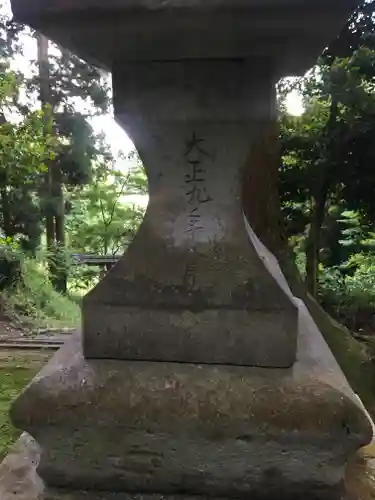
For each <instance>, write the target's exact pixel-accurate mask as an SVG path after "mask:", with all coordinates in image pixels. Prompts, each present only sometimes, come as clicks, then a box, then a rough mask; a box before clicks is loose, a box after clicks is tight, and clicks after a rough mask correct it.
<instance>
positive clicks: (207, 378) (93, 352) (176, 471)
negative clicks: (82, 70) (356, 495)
mask: <svg viewBox="0 0 375 500" xmlns="http://www.w3.org/2000/svg"><path fill="white" fill-rule="evenodd" d="M355 3H356V2H354V0H353V1H352V0H339V1H338V0H326V1H325V2H322V1H317V0H305V1H304V2H299V1H295V0H293V1H292V0H267V1H262V2H260V1H259V0H205V1H203V0H170V1H164V0H163V1H161V0H137V1H136V0H107V1H106V2H101V1H99V0H82V1H81V2H79V3H77V2H73V0H67V1H66V2H61V0H12V5H13V7H14V9H15V13H16V14H17V15H18V18H19V20H24V21H27V22H29V23H30V24H31V25H32V26H33V27H35V28H41V29H42V30H43V31H44V32H45V33H46V34H51V36H52V37H53V38H54V39H55V40H56V41H58V42H59V43H61V44H63V45H66V46H68V47H72V48H74V49H77V50H78V51H79V52H80V53H81V54H82V55H84V56H87V57H89V58H91V60H94V61H97V62H98V63H99V64H100V65H102V66H103V67H110V68H111V70H112V73H113V85H114V105H115V106H114V107H115V114H116V117H117V119H118V120H119V121H120V123H121V124H122V125H123V126H124V128H125V130H126V131H127V132H128V134H129V135H130V137H131V138H132V140H133V141H134V144H135V145H136V147H137V149H138V151H139V154H140V157H141V158H142V160H143V162H144V165H145V169H146V172H147V176H148V179H149V190H150V202H149V206H148V209H147V213H146V216H145V219H144V221H143V223H142V225H141V227H140V230H139V232H138V234H137V236H136V238H135V240H134V242H133V243H132V244H131V245H130V248H129V249H128V251H127V253H126V254H125V255H124V256H123V258H122V259H120V261H119V262H118V263H117V264H116V265H115V266H114V267H113V268H112V269H111V271H110V272H109V273H108V275H107V276H106V277H105V278H104V279H103V280H102V281H101V282H100V283H99V285H98V286H97V287H96V288H95V289H94V290H93V291H92V292H91V293H89V294H88V296H87V297H86V298H85V300H84V305H83V349H82V345H81V340H80V338H79V337H77V338H75V339H73V340H72V341H71V342H69V343H68V344H67V345H66V346H65V347H64V348H63V349H62V350H61V351H60V352H59V353H58V354H57V355H56V356H55V358H54V359H53V360H52V361H51V363H50V364H49V365H48V366H47V367H46V368H45V369H44V370H43V371H42V372H41V373H40V374H39V375H38V376H37V377H36V379H35V380H34V381H33V382H32V384H31V385H30V386H29V387H28V388H27V389H26V391H25V392H24V393H23V394H22V395H21V396H20V398H19V399H18V401H17V402H16V403H15V405H14V408H13V420H14V422H15V423H16V424H17V425H18V426H19V427H20V428H22V429H25V430H26V431H28V432H29V433H30V434H31V435H32V436H33V437H34V438H35V439H36V441H37V442H38V443H39V445H40V446H41V450H42V454H41V461H40V464H39V467H38V473H39V475H40V477H41V478H42V479H43V480H44V482H45V486H46V488H45V490H44V493H43V500H81V499H83V498H87V499H90V500H94V499H95V500H104V499H106V500H107V499H109V498H114V499H118V500H123V499H128V498H129V499H130V498H132V497H133V496H137V497H144V496H146V497H150V498H151V496H153V498H155V496H156V497H157V498H158V497H159V498H162V497H164V496H167V497H169V498H170V499H171V500H172V499H177V498H178V499H182V498H184V499H189V498H193V497H194V496H196V497H200V498H202V497H206V496H207V497H208V496H209V497H216V498H242V497H245V496H246V497H251V498H252V499H254V500H257V499H267V500H268V499H274V498H288V500H292V499H294V498H295V499H297V498H298V499H300V498H301V497H304V498H306V499H309V498H311V499H313V498H314V499H315V498H316V499H318V498H319V499H320V500H322V499H324V498H327V499H328V498H335V499H336V500H338V499H339V498H340V497H341V495H342V491H341V480H342V476H343V470H344V465H345V462H346V460H347V459H348V457H349V456H350V455H351V454H352V453H353V452H355V450H356V449H358V448H359V447H360V446H361V445H364V444H366V443H367V442H369V441H370V439H371V426H370V424H369V422H368V420H367V417H366V415H365V414H364V412H363V410H362V408H361V407H360V406H359V405H358V403H357V400H356V398H355V396H354V395H353V393H352V391H351V389H350V387H349V386H348V384H347V382H346V380H345V378H344V377H343V375H342V373H341V372H340V370H339V368H338V367H337V365H336V363H335V361H334V359H333V357H332V355H331V353H330V352H329V350H328V348H327V346H326V344H325V342H324V341H323V340H322V338H321V336H320V333H319V332H318V331H317V330H316V327H315V325H314V323H313V322H312V320H311V317H310V316H309V315H308V313H307V311H306V308H305V307H304V306H303V304H301V303H300V302H298V301H296V300H294V298H293V297H292V295H291V293H290V290H289V288H288V286H287V284H286V283H285V279H284V278H283V276H282V274H281V273H280V269H279V268H278V266H277V263H276V262H275V261H274V259H273V258H272V256H270V255H269V254H268V252H267V251H266V249H265V248H264V247H262V245H261V243H260V242H259V241H258V240H257V238H256V237H255V235H254V234H253V233H252V231H251V228H250V227H248V226H247V223H246V221H245V220H244V217H243V213H242V209H241V199H240V193H241V180H242V168H243V166H244V165H245V163H246V159H247V155H248V153H249V151H250V149H251V145H252V141H254V140H256V139H257V137H258V134H262V133H263V131H264V130H265V127H267V126H268V125H269V124H270V123H272V122H274V121H275V119H276V114H275V113H276V111H275V107H276V106H275V90H274V86H275V82H276V80H277V78H278V77H279V76H280V75H282V74H285V72H289V71H292V72H293V73H298V72H301V71H303V70H304V69H307V65H308V64H309V62H312V61H313V58H314V57H316V56H317V55H318V53H319V50H320V49H323V47H324V45H325V44H326V43H327V42H328V39H329V37H331V36H333V32H332V28H335V27H336V28H337V29H338V28H339V25H340V22H342V21H343V20H344V19H345V16H346V15H348V9H349V7H350V6H353V5H354V4H355ZM303 33H304V34H303ZM297 307H298V311H297Z"/></svg>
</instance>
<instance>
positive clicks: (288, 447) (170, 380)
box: [13, 304, 371, 498]
mask: <svg viewBox="0 0 375 500" xmlns="http://www.w3.org/2000/svg"><path fill="white" fill-rule="evenodd" d="M300 307H301V308H303V306H302V304H300ZM303 314H306V315H308V313H307V312H306V310H305V309H304V312H303ZM305 318H307V319H308V316H305ZM301 321H302V324H303V325H305V323H306V319H305V320H303V319H301ZM305 326H306V327H305V328H304V329H303V330H302V331H301V333H300V343H299V352H298V361H297V363H296V364H295V365H294V367H293V368H292V369H289V370H267V369H256V368H241V367H223V366H220V367H218V366H209V365H189V364H173V363H145V362H124V361H105V360H85V359H84V358H83V357H82V354H81V353H80V349H79V339H78V337H76V338H75V339H73V340H72V341H70V343H68V344H67V345H66V346H65V347H64V348H62V349H61V350H60V351H59V353H57V354H56V355H55V357H54V359H53V360H52V362H51V363H50V364H49V365H48V366H47V367H46V368H45V369H44V370H43V371H42V372H41V373H40V374H39V375H38V376H37V378H36V379H35V380H34V382H33V383H32V384H31V386H30V387H29V388H28V389H27V390H26V392H25V393H24V394H23V395H21V397H20V398H19V399H18V401H17V402H16V404H15V406H14V409H13V418H14V420H15V422H16V423H17V424H18V425H19V426H21V427H22V428H25V429H26V430H27V431H28V432H30V433H31V434H32V435H33V436H34V437H35V438H36V439H37V441H38V442H39V444H40V445H41V447H42V449H43V457H42V461H41V464H40V467H39V473H40V474H41V476H42V477H43V478H44V479H45V480H46V482H47V483H48V484H49V486H50V487H62V486H63V487H65V488H69V487H70V488H72V489H85V488H86V489H97V490H108V491H119V492H121V491H125V492H139V491H141V492H144V493H147V492H150V493H154V492H160V493H163V494H170V495H174V494H177V493H181V491H183V492H184V493H186V494H201V495H211V496H219V497H220V496H221V497H223V496H224V497H225V496H230V497H233V496H241V495H245V494H246V495H248V494H251V495H254V496H253V497H252V498H274V497H275V494H276V493H275V492H276V491H278V492H282V491H283V490H285V492H288V494H290V496H289V497H288V498H292V495H293V494H295V495H298V494H301V495H302V494H303V495H304V496H306V492H310V493H311V498H314V495H320V498H323V497H324V496H326V497H327V498H329V492H331V493H332V491H334V490H335V487H338V485H339V484H340V481H341V479H342V476H343V471H344V465H345V462H346V460H347V458H348V457H349V456H350V455H351V454H352V453H354V451H355V450H356V449H357V448H358V447H360V446H361V445H364V444H366V443H368V442H369V441H370V440H371V426H370V424H369V422H368V420H367V418H366V416H365V415H364V413H363V412H362V409H361V408H360V406H359V405H358V403H357V400H356V397H355V396H354V395H353V393H352V392H351V390H350V388H349V386H348V385H347V382H346V380H345V378H344V377H343V375H342V373H341V372H340V370H339V369H338V367H337V365H336V364H335V362H334V360H333V359H332V355H331V353H330V352H329V350H328V348H327V346H326V344H325V342H324V340H323V339H322V337H321V336H320V334H319V332H317V331H316V330H314V329H311V328H310V327H309V326H308V325H305ZM332 488H333V490H332ZM324 491H325V493H324V494H323V492H324ZM285 494H286V493H285ZM267 495H268V496H267ZM57 498H58V497H57ZM68 498H69V497H68ZM72 498H75V497H74V496H73V497H72ZM279 498H281V497H279Z"/></svg>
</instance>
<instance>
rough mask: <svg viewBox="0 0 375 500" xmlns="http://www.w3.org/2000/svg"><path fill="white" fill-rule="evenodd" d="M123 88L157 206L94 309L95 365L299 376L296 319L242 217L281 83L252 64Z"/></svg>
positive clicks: (87, 331)
mask: <svg viewBox="0 0 375 500" xmlns="http://www.w3.org/2000/svg"><path fill="white" fill-rule="evenodd" d="M113 80H114V88H115V92H114V103H115V108H116V113H117V118H118V120H119V121H120V123H121V124H122V125H123V126H124V128H125V129H126V130H127V131H128V133H129V135H130V137H131V138H132V140H133V142H134V144H135V145H136V147H137V149H138V151H139V152H140V154H141V156H142V159H143V162H144V165H145V169H146V172H147V175H148V179H149V194H150V201H149V206H148V209H147V213H146V215H145V218H144V221H143V223H142V225H141V227H140V229H139V231H138V234H137V236H136V238H135V240H134V242H133V243H132V245H131V246H130V247H129V249H128V251H127V252H126V254H125V255H124V256H123V258H122V259H121V260H120V261H119V262H118V263H117V265H116V266H115V267H114V268H112V270H111V271H110V272H109V273H108V274H107V275H106V277H105V278H104V279H103V280H102V281H101V282H100V283H99V284H98V286H97V287H96V288H95V289H94V290H93V291H92V292H90V293H89V294H88V295H87V296H86V297H85V298H84V302H83V321H84V322H83V328H84V342H85V344H84V346H85V349H84V352H85V355H86V356H88V357H90V358H91V357H93V358H117V359H119V358H124V359H140V360H158V361H159V360H162V361H177V362H179V361H180V362H181V361H182V362H192V363H194V362H199V363H223V364H237V365H253V366H272V367H288V366H291V364H292V363H293V362H294V360H295V353H296V339H297V312H296V308H295V306H294V304H293V303H292V302H291V300H290V298H289V297H288V296H287V295H286V294H285V292H284V291H283V290H282V289H281V288H280V286H279V285H278V284H277V282H276V281H275V279H274V278H273V277H272V276H271V275H270V273H269V272H268V271H267V270H266V268H265V267H264V265H263V263H262V261H261V259H260V258H259V256H258V254H257V252H256V250H255V249H254V247H253V244H252V243H251V241H249V238H248V235H247V233H246V229H245V224H244V219H243V215H242V207H241V180H242V175H243V174H242V166H243V165H244V164H245V163H246V157H247V154H248V151H249V148H250V147H251V142H252V139H253V138H254V137H256V134H257V133H258V132H259V130H262V128H263V127H264V126H266V125H267V124H268V123H269V121H270V120H273V119H275V112H276V104H275V99H276V96H275V90H274V80H273V78H272V72H271V73H270V69H269V68H267V67H263V69H262V68H261V67H260V66H259V67H258V75H257V77H254V74H253V65H252V64H251V62H250V61H247V62H244V61H221V62H220V61H204V62H203V61H186V62H169V63H168V62H160V63H144V64H143V63H136V64H121V65H119V67H115V68H114V73H113ZM270 345H272V346H273V348H272V349H270V347H269V346H270Z"/></svg>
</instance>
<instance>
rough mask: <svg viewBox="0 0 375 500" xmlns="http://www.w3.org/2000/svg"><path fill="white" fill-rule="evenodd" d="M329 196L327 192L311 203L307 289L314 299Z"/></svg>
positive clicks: (307, 241) (307, 246) (307, 245)
mask: <svg viewBox="0 0 375 500" xmlns="http://www.w3.org/2000/svg"><path fill="white" fill-rule="evenodd" d="M327 194H328V193H327V191H326V190H325V191H324V192H323V193H322V195H321V196H320V197H319V198H318V199H313V200H312V202H311V204H312V209H311V223H310V229H309V232H308V236H307V240H306V287H307V290H308V292H309V293H310V295H311V296H312V297H316V295H317V288H318V277H319V262H320V259H319V252H320V236H321V231H322V225H323V222H324V219H325V215H326V200H327Z"/></svg>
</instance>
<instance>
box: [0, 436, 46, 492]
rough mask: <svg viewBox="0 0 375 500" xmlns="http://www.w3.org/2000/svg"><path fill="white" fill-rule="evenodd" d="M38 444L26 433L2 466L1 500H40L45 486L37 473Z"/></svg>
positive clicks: (0, 472) (0, 465) (0, 470)
mask: <svg viewBox="0 0 375 500" xmlns="http://www.w3.org/2000/svg"><path fill="white" fill-rule="evenodd" d="M39 458H40V448H39V446H38V444H37V443H36V442H35V441H34V439H32V438H31V437H30V436H29V435H28V434H26V433H24V434H23V435H22V436H21V438H20V439H19V440H18V441H17V443H16V444H15V445H14V447H13V448H12V449H11V450H10V452H9V454H8V455H7V456H6V457H5V459H4V460H3V462H1V464H0V498H1V500H39V499H40V498H41V497H40V495H41V494H42V493H43V492H44V485H43V482H42V480H41V479H40V477H39V476H38V475H37V473H36V468H37V464H38V463H39Z"/></svg>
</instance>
